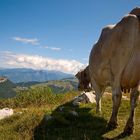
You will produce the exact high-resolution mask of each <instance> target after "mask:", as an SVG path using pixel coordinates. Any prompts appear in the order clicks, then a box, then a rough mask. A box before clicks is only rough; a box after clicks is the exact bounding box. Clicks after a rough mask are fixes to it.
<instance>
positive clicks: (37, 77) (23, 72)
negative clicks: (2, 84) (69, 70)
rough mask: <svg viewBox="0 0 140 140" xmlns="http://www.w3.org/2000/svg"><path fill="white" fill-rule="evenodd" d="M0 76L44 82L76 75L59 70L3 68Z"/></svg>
mask: <svg viewBox="0 0 140 140" xmlns="http://www.w3.org/2000/svg"><path fill="white" fill-rule="evenodd" d="M0 76H6V77H8V79H10V80H11V81H12V82H14V83H19V82H30V81H37V82H44V81H49V80H60V79H63V78H69V77H74V76H73V75H71V74H66V73H63V72H59V71H47V70H33V69H25V68H14V69H4V68H3V69H0Z"/></svg>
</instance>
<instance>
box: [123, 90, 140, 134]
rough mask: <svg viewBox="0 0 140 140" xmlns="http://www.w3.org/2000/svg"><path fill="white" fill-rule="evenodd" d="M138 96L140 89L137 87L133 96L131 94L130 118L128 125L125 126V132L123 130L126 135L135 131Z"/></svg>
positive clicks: (133, 91) (132, 92) (132, 93)
mask: <svg viewBox="0 0 140 140" xmlns="http://www.w3.org/2000/svg"><path fill="white" fill-rule="evenodd" d="M138 97H139V91H138V90H137V88H135V89H132V91H131V96H130V106H131V110H130V115H129V119H128V121H127V123H126V126H125V128H124V132H123V134H124V135H131V134H132V133H133V129H134V112H135V107H136V106H137V100H138Z"/></svg>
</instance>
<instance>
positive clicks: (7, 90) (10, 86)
mask: <svg viewBox="0 0 140 140" xmlns="http://www.w3.org/2000/svg"><path fill="white" fill-rule="evenodd" d="M15 87H16V85H15V84H14V83H12V82H11V81H10V80H8V79H7V78H5V77H0V98H9V97H14V96H15V95H16V92H15V91H14V88H15Z"/></svg>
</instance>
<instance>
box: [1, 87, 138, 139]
mask: <svg viewBox="0 0 140 140" xmlns="http://www.w3.org/2000/svg"><path fill="white" fill-rule="evenodd" d="M76 95H77V93H67V94H59V95H56V94H51V93H50V91H49V89H32V90H30V91H28V93H24V95H23V94H22V93H21V94H20V95H19V96H17V97H16V98H14V99H8V100H0V107H1V108H2V107H7V106H9V107H10V106H11V107H12V108H14V111H15V115H13V116H12V117H9V118H6V119H4V120H0V138H1V139H2V140H8V139H11V140H12V139H13V140H19V139H21V140H22V139H26V140H28V139H35V140H41V139H42V140H43V139H46V140H102V139H105V138H108V139H111V138H114V137H116V136H117V135H119V134H120V133H121V132H122V130H123V128H124V126H125V123H126V120H127V118H128V115H129V101H124V100H123V101H122V105H121V108H120V111H119V114H118V124H119V126H118V128H117V129H115V130H113V131H109V132H107V131H106V125H107V121H108V120H109V118H110V115H111V106H112V103H111V96H110V95H106V96H104V97H103V100H102V114H101V115H97V114H95V104H81V105H80V106H79V107H73V106H72V105H71V102H70V101H71V99H72V98H73V97H74V96H76ZM61 106H64V111H63V112H62V111H60V110H59V107H61ZM71 110H75V111H77V112H78V114H79V116H78V117H73V116H72V115H71V114H70V113H69V112H70V111H71ZM20 112H22V114H21V113H20ZM47 114H51V115H52V116H54V118H55V119H53V120H50V121H47V122H46V121H45V119H44V115H47ZM139 122H140V105H138V107H137V109H136V117H135V132H134V134H133V135H131V136H129V137H125V138H122V140H139V139H140V129H139V128H140V125H139Z"/></svg>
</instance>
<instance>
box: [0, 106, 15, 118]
mask: <svg viewBox="0 0 140 140" xmlns="http://www.w3.org/2000/svg"><path fill="white" fill-rule="evenodd" d="M13 113H14V111H13V109H10V108H3V109H0V120H1V119H4V118H6V117H9V116H11V115H13Z"/></svg>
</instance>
